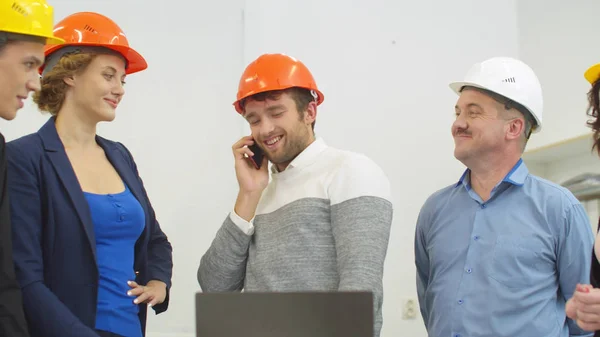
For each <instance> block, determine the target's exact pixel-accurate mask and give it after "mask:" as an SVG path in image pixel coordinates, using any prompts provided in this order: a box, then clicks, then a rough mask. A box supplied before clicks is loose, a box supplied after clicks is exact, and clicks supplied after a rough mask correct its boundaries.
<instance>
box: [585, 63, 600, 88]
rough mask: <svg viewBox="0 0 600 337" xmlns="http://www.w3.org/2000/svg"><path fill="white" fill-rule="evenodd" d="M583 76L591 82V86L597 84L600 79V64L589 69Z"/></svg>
mask: <svg viewBox="0 0 600 337" xmlns="http://www.w3.org/2000/svg"><path fill="white" fill-rule="evenodd" d="M583 76H584V77H585V79H586V80H587V81H588V82H590V84H594V82H596V80H597V79H598V78H599V77H600V63H598V64H594V65H593V66H591V67H589V68H588V70H586V71H585V73H584V74H583Z"/></svg>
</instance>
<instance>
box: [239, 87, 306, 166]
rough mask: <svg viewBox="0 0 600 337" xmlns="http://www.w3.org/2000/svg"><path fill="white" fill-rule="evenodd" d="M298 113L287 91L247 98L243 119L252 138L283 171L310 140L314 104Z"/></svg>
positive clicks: (295, 104)
mask: <svg viewBox="0 0 600 337" xmlns="http://www.w3.org/2000/svg"><path fill="white" fill-rule="evenodd" d="M306 106H307V107H306V110H305V111H298V107H297V103H296V101H295V100H294V99H293V97H292V94H291V93H290V92H287V91H284V92H278V93H272V94H269V93H267V95H266V97H265V98H264V99H260V100H257V99H253V98H252V97H251V98H249V99H247V100H246V102H245V104H244V110H245V112H244V118H246V120H247V121H248V123H249V124H250V129H251V131H252V136H253V137H254V140H255V141H256V143H257V144H258V146H259V147H260V148H261V149H263V151H264V152H265V156H266V157H267V158H268V159H269V161H271V162H272V163H273V164H275V165H276V166H277V168H278V169H279V171H282V170H284V169H285V168H286V167H287V166H288V165H289V163H290V162H291V161H292V160H294V158H296V156H298V154H300V152H302V151H304V149H306V147H307V146H308V145H310V144H311V143H312V142H313V141H314V133H313V130H312V124H313V122H314V121H315V119H316V111H317V110H316V108H317V107H316V103H315V102H314V101H311V102H309V103H308V104H306Z"/></svg>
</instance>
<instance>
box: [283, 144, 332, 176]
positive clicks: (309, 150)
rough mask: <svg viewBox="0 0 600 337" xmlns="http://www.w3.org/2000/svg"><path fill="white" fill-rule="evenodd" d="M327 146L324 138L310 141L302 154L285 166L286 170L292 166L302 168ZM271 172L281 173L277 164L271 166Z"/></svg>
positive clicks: (310, 162)
mask: <svg viewBox="0 0 600 337" xmlns="http://www.w3.org/2000/svg"><path fill="white" fill-rule="evenodd" d="M326 148H327V144H326V143H325V141H324V140H323V139H322V138H320V137H319V138H317V139H315V141H313V142H312V143H310V145H308V146H307V147H306V149H304V150H303V151H302V152H300V154H298V155H297V156H296V158H294V160H292V162H291V163H290V164H289V165H288V166H287V167H286V168H285V170H283V171H282V172H284V171H287V170H289V169H292V168H302V167H306V166H308V165H310V164H312V163H313V162H314V160H315V159H316V158H317V156H318V155H319V154H320V153H321V152H323V151H324V150H325V149H326ZM271 172H272V173H273V174H277V173H281V172H278V171H277V167H276V166H275V165H272V166H271Z"/></svg>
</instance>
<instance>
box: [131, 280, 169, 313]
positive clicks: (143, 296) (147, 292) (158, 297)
mask: <svg viewBox="0 0 600 337" xmlns="http://www.w3.org/2000/svg"><path fill="white" fill-rule="evenodd" d="M127 284H128V285H129V286H130V287H131V288H132V289H131V290H129V291H128V292H127V295H129V296H137V298H136V299H135V300H133V303H135V304H140V303H148V306H150V307H151V306H153V305H156V304H161V303H162V302H164V301H165V298H166V297H167V285H166V284H165V283H164V282H162V281H158V280H152V281H150V282H148V283H147V284H146V285H145V286H141V285H139V284H137V283H135V282H134V281H127Z"/></svg>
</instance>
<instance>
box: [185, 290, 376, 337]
mask: <svg viewBox="0 0 600 337" xmlns="http://www.w3.org/2000/svg"><path fill="white" fill-rule="evenodd" d="M196 337H373V294H372V293H371V292H269V293H263V292H242V293H239V292H226V293H202V292H198V293H196Z"/></svg>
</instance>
